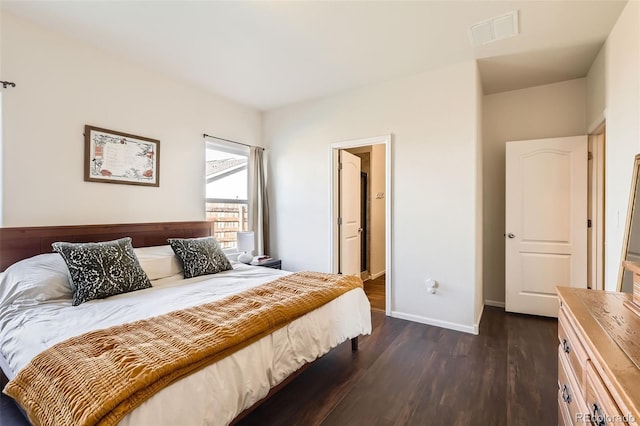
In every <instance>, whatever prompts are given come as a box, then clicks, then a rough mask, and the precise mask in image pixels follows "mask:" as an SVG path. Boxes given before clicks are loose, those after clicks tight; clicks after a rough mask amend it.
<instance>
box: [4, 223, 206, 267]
mask: <svg viewBox="0 0 640 426" xmlns="http://www.w3.org/2000/svg"><path fill="white" fill-rule="evenodd" d="M211 235H213V222H205V221H201V222H158V223H131V224H114V225H73V226H34V227H28V228H0V271H4V270H5V269H7V268H8V267H9V266H10V265H11V264H13V263H15V262H17V261H19V260H22V259H26V258H28V257H32V256H35V255H38V254H42V253H51V252H52V251H53V249H52V248H51V243H53V242H56V241H67V242H71V243H89V242H98V241H110V240H115V239H118V238H123V237H131V239H132V244H133V246H134V247H148V246H161V245H165V244H168V243H167V238H195V237H208V236H211Z"/></svg>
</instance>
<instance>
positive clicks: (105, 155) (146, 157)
mask: <svg viewBox="0 0 640 426" xmlns="http://www.w3.org/2000/svg"><path fill="white" fill-rule="evenodd" d="M84 143H85V146H84V180H85V181H89V182H106V183H124V184H128V185H146V186H160V141H159V140H156V139H149V138H144V137H142V136H135V135H130V134H128V133H122V132H116V131H114V130H108V129H101V128H99V127H93V126H88V125H87V126H84Z"/></svg>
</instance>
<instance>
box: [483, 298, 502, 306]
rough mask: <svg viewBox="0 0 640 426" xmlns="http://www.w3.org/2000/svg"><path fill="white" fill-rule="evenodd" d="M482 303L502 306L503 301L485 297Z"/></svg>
mask: <svg viewBox="0 0 640 426" xmlns="http://www.w3.org/2000/svg"><path fill="white" fill-rule="evenodd" d="M484 304H485V305H487V306H495V307H496V308H504V302H500V301H499V300H488V299H485V301H484Z"/></svg>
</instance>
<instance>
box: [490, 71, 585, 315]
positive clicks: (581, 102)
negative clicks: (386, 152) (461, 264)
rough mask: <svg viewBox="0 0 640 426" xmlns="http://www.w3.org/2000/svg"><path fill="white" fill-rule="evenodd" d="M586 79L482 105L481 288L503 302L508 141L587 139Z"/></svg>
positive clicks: (497, 96) (492, 299) (506, 94)
mask: <svg viewBox="0 0 640 426" xmlns="http://www.w3.org/2000/svg"><path fill="white" fill-rule="evenodd" d="M585 105H586V81H585V79H584V78H581V79H576V80H569V81H565V82H561V83H554V84H547V85H543V86H537V87H531V88H528V89H522V90H513V91H509V92H503V93H497V94H492V95H487V96H485V97H484V102H483V127H482V128H483V130H482V132H483V179H484V183H483V197H484V203H483V217H484V220H483V229H484V230H483V241H484V243H483V253H484V265H483V283H484V299H485V301H486V303H488V304H491V305H496V306H501V305H502V306H503V304H504V301H505V275H504V270H505V263H504V256H505V249H504V244H505V243H504V234H505V232H508V230H505V142H507V141H516V140H525V139H543V138H552V137H563V136H575V135H582V134H585V131H586V130H585V129H586V108H585Z"/></svg>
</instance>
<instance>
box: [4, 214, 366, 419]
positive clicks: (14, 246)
mask: <svg viewBox="0 0 640 426" xmlns="http://www.w3.org/2000/svg"><path fill="white" fill-rule="evenodd" d="M212 235H213V222H208V221H197V222H157V223H131V224H109V225H73V226H36V227H20V228H0V272H1V271H4V270H5V269H6V268H8V267H9V266H11V265H12V264H13V263H15V262H18V261H20V260H22V259H26V258H29V257H32V256H36V255H38V254H43V253H51V252H52V251H53V250H52V248H51V243H53V242H56V241H67V242H75V243H80V242H99V241H109V240H115V239H118V238H123V237H131V239H132V244H133V246H134V247H148V246H160V245H165V244H167V238H198V237H208V236H212ZM351 350H352V351H357V350H358V337H354V338H353V339H351ZM314 362H315V361H314ZM311 364H313V362H310V363H307V364H305V365H303V366H302V367H301V368H300V369H298V370H297V371H295V372H294V373H292V374H291V375H290V376H289V377H287V378H286V379H285V380H284V381H283V382H282V383H280V384H279V385H277V386H275V387H273V388H272V389H271V390H270V391H269V393H268V395H267V396H266V397H264V398H263V399H262V400H260V401H258V402H257V403H255V404H254V405H253V406H251V407H249V408H247V409H246V410H244V411H243V412H242V413H240V414H239V415H238V416H237V417H236V418H235V419H234V421H233V422H232V424H235V423H236V422H238V421H239V420H241V419H242V418H244V417H246V416H247V415H248V414H249V413H251V412H252V411H253V410H255V409H256V408H258V407H259V406H260V405H262V403H264V402H265V401H267V400H268V399H269V398H270V397H271V396H272V395H274V394H275V393H276V392H278V391H279V390H280V389H282V388H283V387H284V386H286V385H287V384H288V383H289V382H290V381H292V380H293V379H295V378H296V377H297V376H298V375H299V374H301V373H302V372H304V370H306V369H307V368H308V367H309V366H311ZM6 382H7V378H6V377H5V375H4V373H3V372H2V371H1V370H0V388H1V387H4V385H5V384H6Z"/></svg>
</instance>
